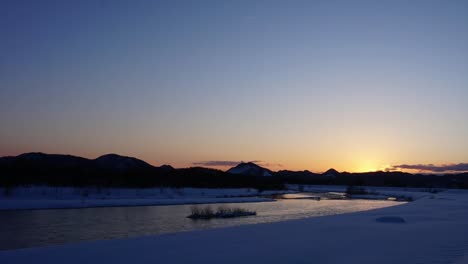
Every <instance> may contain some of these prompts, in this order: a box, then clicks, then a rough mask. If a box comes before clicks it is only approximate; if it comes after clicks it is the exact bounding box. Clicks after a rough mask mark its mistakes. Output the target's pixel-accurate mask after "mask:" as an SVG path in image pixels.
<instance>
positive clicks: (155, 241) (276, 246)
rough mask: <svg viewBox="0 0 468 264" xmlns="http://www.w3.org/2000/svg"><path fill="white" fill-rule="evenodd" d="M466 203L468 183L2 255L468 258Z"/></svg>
mask: <svg viewBox="0 0 468 264" xmlns="http://www.w3.org/2000/svg"><path fill="white" fill-rule="evenodd" d="M466 204H468V191H462V190H449V191H446V192H441V193H438V194H434V195H432V196H428V197H423V198H420V199H418V200H416V201H415V202H412V203H406V204H402V205H397V206H393V207H387V208H382V209H377V210H371V211H365V212H357V213H350V214H342V215H334V216H324V217H316V218H306V219H301V220H292V221H285V222H276V223H270V224H257V225H244V226H237V227H229V228H222V229H211V230H204V231H194V232H182V233H173V234H165V235H159V236H147V237H140V238H131V239H117V240H109V241H92V242H83V243H76V244H68V245H61V246H51V247H44V248H30V249H19V250H11V251H0V262H1V263H33V262H37V261H40V262H41V263H51V264H54V263H63V262H64V261H66V262H67V263H71V264H73V263H80V264H81V263H102V262H106V263H114V264H115V263H130V262H137V263H203V262H210V263H241V262H242V263H311V262H314V263H468V221H467V219H468V207H467V206H466ZM382 218H385V219H393V218H397V219H399V218H401V219H403V220H404V222H399V223H398V221H396V222H392V221H389V222H386V221H378V220H377V219H382ZM338 252H339V254H337V253H338Z"/></svg>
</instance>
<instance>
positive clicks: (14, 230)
mask: <svg viewBox="0 0 468 264" xmlns="http://www.w3.org/2000/svg"><path fill="white" fill-rule="evenodd" d="M396 204H400V203H397V202H392V201H370V200H322V201H314V200H309V199H286V200H279V201H276V202H264V203H241V204H222V205H224V206H232V207H241V208H244V209H248V210H252V211H256V212H257V216H251V217H241V218H227V219H211V220H198V221H194V220H191V219H188V218H186V216H187V215H188V214H189V213H190V207H191V205H171V206H141V207H108V208H87V209H57V210H25V211H3V212H0V234H1V236H0V249H1V250H5V249H15V248H25V247H38V246H47V245H53V244H64V243H70V242H77V241H83V240H99V239H115V238H126V237H135V236H142V235H152V234H162V233H170V232H180V231H189V230H200V229H207V228H218V227H227V226H235V225H243V224H257V223H268V222H276V221H283V220H291V219H299V218H305V217H315V216H324V215H333V214H341V213H349V212H356V211H363V210H370V209H376V208H382V207H387V206H392V205H396ZM210 206H212V207H213V208H217V207H218V206H220V204H211V205H210Z"/></svg>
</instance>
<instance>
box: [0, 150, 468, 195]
mask: <svg viewBox="0 0 468 264" xmlns="http://www.w3.org/2000/svg"><path fill="white" fill-rule="evenodd" d="M272 174H273V176H252V175H242V174H236V175H233V174H230V173H227V172H224V171H221V170H216V169H209V168H202V167H193V168H185V169H174V168H172V167H171V166H167V165H165V166H161V167H154V166H151V165H149V164H148V163H146V162H144V161H141V160H138V159H135V158H131V157H123V156H119V155H114V154H111V155H105V156H102V157H99V158H97V159H94V160H91V159H85V158H80V157H75V156H68V155H50V154H43V153H28V154H23V155H19V156H16V157H3V158H0V186H18V185H51V186H75V187H80V186H96V187H142V188H146V187H155V186H165V187H205V188H240V187H243V188H256V189H260V190H262V189H282V188H284V186H285V184H320V185H354V186H359V185H367V186H395V187H429V188H437V187H438V188H468V173H461V174H447V175H423V174H409V173H403V172H369V173H346V172H344V173H339V172H337V171H335V170H332V169H331V170H329V171H327V172H325V173H323V174H317V173H312V172H309V171H279V172H272Z"/></svg>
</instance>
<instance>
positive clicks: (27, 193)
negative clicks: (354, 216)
mask: <svg viewBox="0 0 468 264" xmlns="http://www.w3.org/2000/svg"><path fill="white" fill-rule="evenodd" d="M287 187H288V190H265V191H258V190H256V189H249V188H231V189H208V188H146V189H137V188H93V187H85V188H74V187H50V186H29V187H16V188H13V189H11V190H8V195H5V194H6V193H7V191H6V190H5V189H4V188H0V193H1V194H4V195H2V196H0V212H1V211H5V210H40V209H81V208H95V207H128V206H163V205H183V204H213V203H251V202H272V201H275V199H273V198H271V197H269V196H274V195H281V194H289V193H295V192H312V193H321V192H341V193H343V192H345V190H346V186H332V185H303V186H300V187H299V186H298V185H288V186H287ZM365 188H366V189H367V190H369V191H371V192H372V193H376V195H355V196H353V198H357V199H385V198H386V197H389V196H395V197H410V198H411V199H420V198H421V197H425V196H428V195H430V193H428V192H427V191H426V190H424V189H421V188H419V189H418V188H392V187H365Z"/></svg>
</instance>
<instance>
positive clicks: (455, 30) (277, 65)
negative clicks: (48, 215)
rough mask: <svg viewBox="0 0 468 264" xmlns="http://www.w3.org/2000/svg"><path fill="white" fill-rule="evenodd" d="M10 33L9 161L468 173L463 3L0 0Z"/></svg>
mask: <svg viewBox="0 0 468 264" xmlns="http://www.w3.org/2000/svg"><path fill="white" fill-rule="evenodd" d="M0 36H1V41H0V124H1V127H0V156H6V155H18V154H20V153H24V152H45V153H62V154H73V155H78V156H84V157H88V158H96V157H98V156H100V155H103V154H107V153H118V154H121V155H127V156H134V157H138V158H140V159H143V160H145V161H147V162H149V163H151V164H153V165H162V164H171V165H173V166H175V167H189V166H198V165H206V166H215V167H217V168H221V169H226V168H227V167H229V166H230V165H232V164H235V163H237V162H239V161H256V162H257V163H259V164H261V165H264V166H266V167H269V168H270V169H273V170H281V169H291V170H306V169H307V170H310V171H314V172H322V171H325V170H327V169H328V168H332V167H333V168H335V169H337V170H339V171H350V172H359V171H371V170H380V169H389V168H390V169H403V170H426V169H428V168H429V170H431V168H435V169H434V170H433V171H437V172H440V170H442V171H444V170H445V169H446V168H449V169H450V170H453V168H455V170H457V168H458V169H459V168H464V170H467V167H466V163H467V162H468V140H467V135H468V122H467V121H468V1H456V0H450V1H441V0H440V1H432V0H414V1H403V0H392V1H390V0H388V1H385V0H384V1H371V0H368V1H361V0H356V1H286V0H285V1H274V0H272V1H252V0H249V1H243V0H239V1H204V0H200V1H178V0H174V1H119V0H115V1H114V0H112V1H110V0H109V1H105V0H102V1H97V0H93V1H86V0H82V1H72V0H62V1H58V0H57V1H50V0H43V1H33V0H31V1H25V0H18V1H16V0H15V1H13V0H3V1H0ZM431 166H432V167H431ZM457 166H458V167H457ZM463 166H465V167H463ZM441 168H442V169H441Z"/></svg>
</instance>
